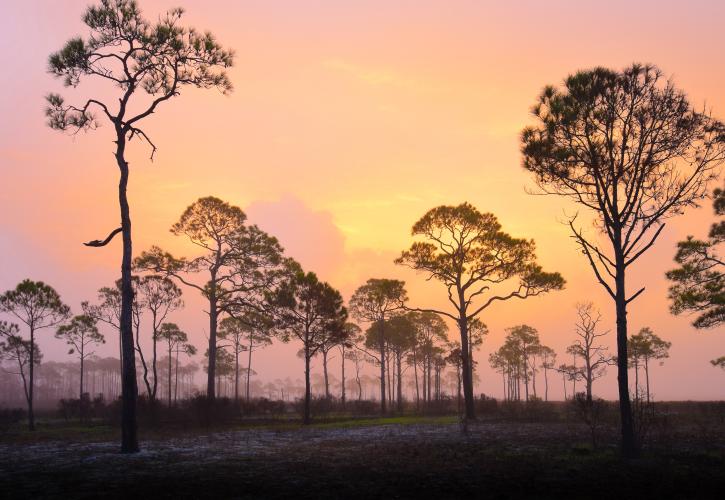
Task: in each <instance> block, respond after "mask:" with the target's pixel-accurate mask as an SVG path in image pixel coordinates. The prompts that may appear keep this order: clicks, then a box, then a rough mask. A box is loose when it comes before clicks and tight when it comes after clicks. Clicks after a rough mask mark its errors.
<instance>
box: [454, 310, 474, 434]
mask: <svg viewBox="0 0 725 500" xmlns="http://www.w3.org/2000/svg"><path fill="white" fill-rule="evenodd" d="M458 328H459V330H460V332H461V354H462V356H461V365H462V371H463V399H464V401H465V413H466V414H465V418H466V420H475V419H476V409H475V406H474V402H473V384H472V381H471V360H470V359H469V358H468V319H467V318H466V315H465V312H464V311H461V313H460V318H459V320H458Z"/></svg>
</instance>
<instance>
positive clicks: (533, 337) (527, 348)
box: [506, 325, 541, 401]
mask: <svg viewBox="0 0 725 500" xmlns="http://www.w3.org/2000/svg"><path fill="white" fill-rule="evenodd" d="M506 331H507V332H508V335H507V337H506V340H507V342H508V344H509V346H515V349H509V351H508V352H509V353H510V354H509V356H511V355H512V354H515V356H516V357H515V358H513V362H514V363H515V364H516V365H517V366H520V372H521V374H522V375H523V377H524V389H525V391H526V392H525V395H526V401H528V400H529V374H531V373H532V372H531V371H530V370H531V366H532V363H531V362H530V361H529V360H530V359H531V358H532V357H533V356H534V355H535V354H536V353H537V352H538V350H539V348H540V347H541V341H540V340H539V332H538V331H537V330H536V328H533V327H531V326H528V325H518V326H514V327H511V328H507V329H506Z"/></svg>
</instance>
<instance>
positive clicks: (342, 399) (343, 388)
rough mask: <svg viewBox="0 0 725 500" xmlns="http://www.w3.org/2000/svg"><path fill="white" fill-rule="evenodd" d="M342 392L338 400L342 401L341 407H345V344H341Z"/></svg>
mask: <svg viewBox="0 0 725 500" xmlns="http://www.w3.org/2000/svg"><path fill="white" fill-rule="evenodd" d="M341 357H342V367H341V371H342V394H341V396H340V400H341V401H342V407H343V408H344V407H345V346H342V354H341Z"/></svg>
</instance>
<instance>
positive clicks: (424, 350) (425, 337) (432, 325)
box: [407, 311, 448, 407]
mask: <svg viewBox="0 0 725 500" xmlns="http://www.w3.org/2000/svg"><path fill="white" fill-rule="evenodd" d="M407 315H408V316H409V318H410V320H411V321H412V322H413V325H414V326H415V339H414V340H415V342H414V343H413V346H412V348H411V352H410V354H409V357H408V359H409V362H410V364H412V365H413V370H414V373H413V375H414V377H415V394H416V407H418V406H419V401H420V387H419V384H418V367H417V365H418V364H420V366H421V371H422V372H423V373H422V375H423V376H422V381H423V388H422V389H423V391H422V392H423V400H424V401H429V400H430V397H429V395H430V391H429V390H428V389H429V388H430V370H431V366H432V355H433V352H434V351H435V350H436V349H437V346H436V343H445V342H447V341H448V325H446V323H445V321H443V319H442V318H441V317H440V316H438V315H437V314H435V313H432V312H414V311H411V312H408V313H407Z"/></svg>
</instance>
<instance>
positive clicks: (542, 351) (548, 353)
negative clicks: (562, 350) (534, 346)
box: [539, 345, 556, 401]
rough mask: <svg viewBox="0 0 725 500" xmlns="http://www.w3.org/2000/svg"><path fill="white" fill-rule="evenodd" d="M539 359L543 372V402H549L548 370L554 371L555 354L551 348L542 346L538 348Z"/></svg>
mask: <svg viewBox="0 0 725 500" xmlns="http://www.w3.org/2000/svg"><path fill="white" fill-rule="evenodd" d="M539 359H540V360H541V365H540V366H541V368H543V370H544V401H549V370H555V369H556V368H555V366H556V365H555V363H556V352H555V351H554V349H552V348H551V347H549V346H545V345H542V346H541V347H540V348H539Z"/></svg>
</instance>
